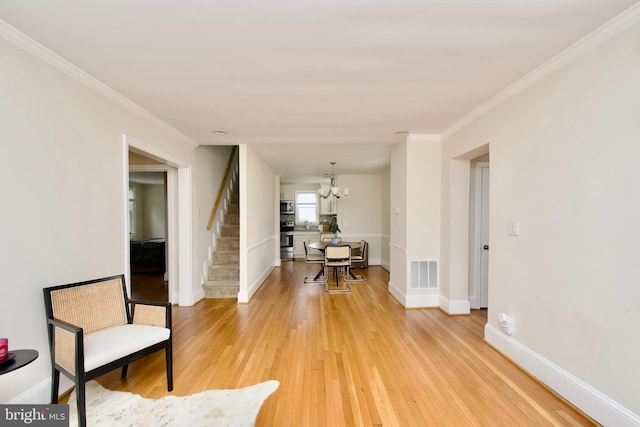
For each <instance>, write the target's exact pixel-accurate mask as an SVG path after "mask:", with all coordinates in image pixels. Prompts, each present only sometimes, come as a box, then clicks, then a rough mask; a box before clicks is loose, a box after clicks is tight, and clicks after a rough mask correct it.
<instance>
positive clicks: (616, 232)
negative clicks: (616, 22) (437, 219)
mask: <svg viewBox="0 0 640 427" xmlns="http://www.w3.org/2000/svg"><path fill="white" fill-rule="evenodd" d="M638 40H640V24H635V25H634V26H632V27H631V28H629V29H627V30H625V31H624V32H622V33H620V34H618V35H617V36H615V37H614V38H612V39H610V40H609V41H607V42H605V43H604V44H602V45H600V46H599V47H597V48H595V49H593V50H592V51H590V52H589V53H587V54H586V55H584V56H582V57H580V58H579V59H577V60H576V61H574V62H573V63H571V64H569V65H568V66H565V67H564V68H562V69H560V70H559V71H557V72H555V73H554V74H552V75H550V76H549V77H547V78H545V79H543V80H541V81H539V82H538V83H537V84H535V85H534V86H532V87H530V88H529V89H527V90H526V91H524V92H522V93H520V94H519V95H517V96H515V97H514V98H512V99H510V100H509V101H507V102H505V103H504V104H502V105H500V106H498V107H497V108H495V109H493V110H492V111H490V112H489V113H487V114H485V115H484V116H483V117H481V118H479V119H477V120H476V121H475V122H473V123H471V124H469V125H467V126H466V127H464V128H462V129H461V130H459V131H458V132H456V133H454V134H453V135H451V136H449V137H447V138H446V139H445V141H444V142H445V152H444V156H443V168H445V173H444V174H443V177H444V180H443V192H449V191H450V192H451V194H450V198H451V199H450V200H447V203H446V206H445V209H444V210H443V212H444V213H445V215H443V218H444V220H443V228H444V229H445V230H447V235H446V236H445V238H446V239H449V240H448V241H447V242H445V245H446V247H447V253H446V254H445V256H446V257H448V261H452V260H453V261H456V259H459V258H460V257H461V256H462V257H466V256H467V252H466V250H467V248H464V249H465V251H463V253H460V251H461V248H456V247H455V246H456V243H455V242H454V238H453V237H451V233H450V232H451V230H452V229H454V228H456V224H459V223H460V219H459V218H458V216H459V215H458V214H459V211H457V210H456V209H455V203H454V202H452V201H451V200H454V199H457V198H460V197H462V196H464V197H467V200H468V176H467V179H466V181H467V184H466V186H467V190H466V191H467V193H466V194H463V193H464V191H465V190H464V186H465V185H464V184H463V183H462V182H461V181H462V179H461V177H464V173H463V172H461V173H456V171H455V170H454V169H455V167H456V166H455V163H456V162H463V161H464V159H465V158H467V159H468V158H471V157H470V154H469V153H471V152H472V151H473V150H475V149H477V148H479V147H481V146H482V145H484V144H487V143H488V144H490V154H491V172H490V173H491V196H490V210H491V213H490V218H491V219H490V242H491V253H490V266H489V324H488V325H487V339H488V340H489V342H491V343H492V344H493V345H496V346H497V347H499V348H500V349H501V350H502V351H504V352H505V353H507V355H509V356H510V357H512V358H513V359H514V360H516V361H517V362H518V363H520V364H522V365H523V366H524V367H525V368H526V369H528V370H530V371H531V372H532V373H533V374H534V375H535V376H538V377H539V378H541V379H542V380H543V381H545V382H546V383H547V384H548V385H550V386H551V387H552V388H555V389H556V390H557V391H559V392H560V393H561V394H563V395H564V396H565V397H567V398H568V399H569V400H570V401H573V402H574V403H575V404H576V405H577V406H578V407H580V408H581V409H582V410H583V411H585V412H586V413H587V414H589V415H591V416H592V417H594V418H595V419H596V420H598V421H599V422H601V423H603V424H605V425H625V424H626V425H637V424H634V423H640V417H638V415H637V414H640V386H638V384H639V382H638V379H639V378H640V364H639V363H638V360H637V359H638V354H640V340H638V336H640V321H639V320H640V319H639V317H638V312H639V311H638V302H639V301H640V286H638V277H640V269H639V267H638V265H640V264H639V263H638V254H640V239H639V238H638V237H639V236H640V222H639V221H638V220H637V216H638V215H637V212H638V211H639V210H640V198H638V196H637V194H638V192H637V190H636V188H635V186H634V184H635V183H636V182H638V175H637V164H638V159H640V143H639V141H640V125H639V123H640V120H639V117H640V53H639V52H640V51H639V50H638V46H639V45H638ZM467 163H468V162H467ZM451 165H454V166H453V167H452V166H451ZM467 166H468V165H467ZM467 211H468V210H467ZM463 219H464V218H463ZM510 221H519V222H520V230H521V234H520V236H519V237H512V236H508V235H507V223H508V222H510ZM466 223H467V224H468V218H466ZM461 282H464V280H462V281H461ZM450 285H452V284H450ZM456 286H457V285H456ZM466 291H467V288H466V287H465V286H464V283H463V289H455V290H454V289H450V290H449V292H450V293H451V294H455V293H456V292H461V293H464V294H466ZM501 312H505V313H507V314H509V315H510V316H512V317H513V319H514V321H515V328H514V333H513V336H511V337H508V336H506V335H504V334H503V333H502V332H501V331H500V329H499V326H498V323H497V315H498V313H501ZM600 393H602V394H603V395H604V396H602V395H600ZM607 397H608V398H610V399H612V401H610V400H608V398H607ZM619 405H621V406H619ZM625 408H627V409H628V410H630V411H632V412H633V413H635V415H634V414H629V413H626V415H624V416H622V418H620V416H621V415H620V414H625V411H626V409H625ZM612 414H613V415H612ZM616 416H617V418H616ZM611 417H613V418H611ZM625 417H626V418H625ZM623 419H624V420H623ZM625 420H626V421H625Z"/></svg>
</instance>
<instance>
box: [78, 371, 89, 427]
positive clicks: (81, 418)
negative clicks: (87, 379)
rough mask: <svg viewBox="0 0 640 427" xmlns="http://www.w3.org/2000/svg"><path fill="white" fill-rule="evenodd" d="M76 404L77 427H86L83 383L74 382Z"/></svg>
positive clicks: (85, 402) (85, 399)
mask: <svg viewBox="0 0 640 427" xmlns="http://www.w3.org/2000/svg"><path fill="white" fill-rule="evenodd" d="M76 403H77V405H78V427H87V398H86V390H85V383H84V381H82V380H80V381H76Z"/></svg>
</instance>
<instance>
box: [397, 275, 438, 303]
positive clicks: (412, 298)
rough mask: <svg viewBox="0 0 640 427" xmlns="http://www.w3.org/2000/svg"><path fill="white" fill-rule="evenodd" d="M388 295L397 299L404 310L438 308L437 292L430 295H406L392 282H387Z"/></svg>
mask: <svg viewBox="0 0 640 427" xmlns="http://www.w3.org/2000/svg"><path fill="white" fill-rule="evenodd" d="M388 290H389V293H391V295H393V296H394V298H395V299H397V300H398V301H399V302H400V304H402V305H403V307H404V308H431V307H437V306H438V299H439V295H438V294H437V290H436V291H435V293H431V294H406V293H405V291H404V290H402V289H400V288H398V287H397V286H396V285H395V284H394V283H393V282H392V281H389V287H388Z"/></svg>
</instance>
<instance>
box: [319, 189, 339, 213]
mask: <svg viewBox="0 0 640 427" xmlns="http://www.w3.org/2000/svg"><path fill="white" fill-rule="evenodd" d="M320 188H321V189H322V191H323V192H324V191H327V190H328V189H329V187H328V186H322V187H320ZM335 213H336V200H335V198H334V197H333V196H331V197H328V198H326V199H323V198H322V197H320V215H332V214H335Z"/></svg>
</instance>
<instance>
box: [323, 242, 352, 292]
mask: <svg viewBox="0 0 640 427" xmlns="http://www.w3.org/2000/svg"><path fill="white" fill-rule="evenodd" d="M350 266H351V247H350V246H349V245H341V246H327V247H326V248H325V250H324V283H325V285H324V290H325V291H326V292H329V293H335V292H351V286H350V285H349V280H350V277H349V274H348V272H349V267H350ZM329 268H333V276H334V277H335V282H336V283H335V287H332V286H329V280H328V279H329ZM338 270H340V273H338ZM340 276H342V281H343V282H344V287H341V286H340Z"/></svg>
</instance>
